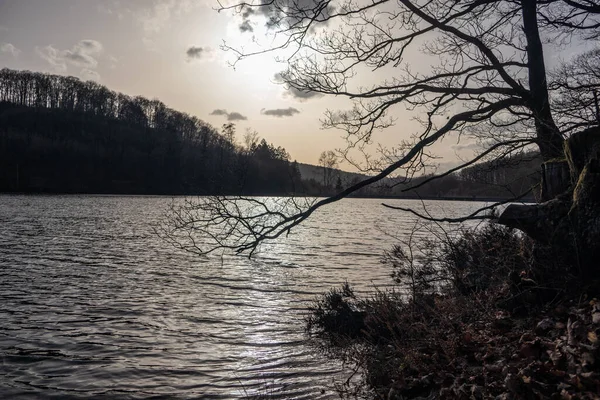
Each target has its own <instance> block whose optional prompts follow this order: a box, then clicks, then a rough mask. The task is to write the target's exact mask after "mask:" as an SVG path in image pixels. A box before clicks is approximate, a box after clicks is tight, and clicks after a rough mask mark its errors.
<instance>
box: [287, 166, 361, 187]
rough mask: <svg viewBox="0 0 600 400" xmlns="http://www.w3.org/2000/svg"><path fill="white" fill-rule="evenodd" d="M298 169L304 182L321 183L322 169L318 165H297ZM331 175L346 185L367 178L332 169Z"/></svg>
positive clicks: (354, 173)
mask: <svg viewBox="0 0 600 400" xmlns="http://www.w3.org/2000/svg"><path fill="white" fill-rule="evenodd" d="M298 169H299V170H300V175H301V176H302V179H304V180H311V179H312V180H314V181H316V182H319V183H323V169H324V168H323V167H320V166H318V165H311V164H304V163H298ZM331 173H332V175H333V176H335V177H338V176H339V177H340V179H341V181H342V184H344V185H347V184H349V183H350V182H352V181H353V180H362V179H365V178H367V177H368V176H367V175H364V174H359V173H356V172H346V171H342V170H340V169H333V170H332V172H331Z"/></svg>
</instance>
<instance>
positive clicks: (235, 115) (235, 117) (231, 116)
mask: <svg viewBox="0 0 600 400" xmlns="http://www.w3.org/2000/svg"><path fill="white" fill-rule="evenodd" d="M210 115H222V116H225V117H227V121H245V120H247V119H248V117H246V116H245V115H242V114H240V113H239V112H236V111H234V112H231V113H230V112H227V110H223V109H222V108H217V109H216V110H213V111H212V112H211V113H210Z"/></svg>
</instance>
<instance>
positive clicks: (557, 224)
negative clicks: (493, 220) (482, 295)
mask: <svg viewBox="0 0 600 400" xmlns="http://www.w3.org/2000/svg"><path fill="white" fill-rule="evenodd" d="M564 157H565V159H564V160H554V161H551V162H546V163H545V164H544V167H543V169H542V171H543V174H542V203H540V204H535V205H522V204H512V205H510V206H508V207H507V208H506V210H505V211H504V212H503V213H502V215H501V216H500V218H499V220H498V222H499V223H500V224H503V225H506V226H510V227H513V228H517V229H520V230H522V231H523V232H525V233H527V234H528V235H529V236H530V237H531V238H532V239H534V240H536V241H537V242H538V243H541V244H545V245H549V246H550V248H551V249H552V251H557V252H559V253H561V254H562V255H565V256H566V257H562V258H563V259H567V260H568V263H569V264H570V265H571V266H572V267H574V269H575V270H576V271H577V272H578V273H580V274H583V275H585V276H598V275H600V268H598V265H599V263H598V260H599V258H598V257H600V127H594V128H589V129H586V130H584V131H582V132H578V133H575V134H573V135H572V136H571V137H570V138H569V139H568V140H566V141H565V143H564Z"/></svg>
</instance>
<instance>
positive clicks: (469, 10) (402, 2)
mask: <svg viewBox="0 0 600 400" xmlns="http://www.w3.org/2000/svg"><path fill="white" fill-rule="evenodd" d="M219 10H220V11H230V12H233V13H235V14H237V15H238V16H239V18H240V19H239V21H240V24H243V25H244V26H245V28H246V29H242V31H246V32H247V31H249V30H252V26H253V24H259V23H264V24H266V26H267V27H268V28H269V31H270V32H271V35H272V37H271V38H270V39H269V42H268V43H269V44H268V45H267V46H266V47H264V46H263V45H262V44H257V45H256V46H255V47H252V46H251V47H246V48H244V49H241V48H234V47H231V46H229V45H228V44H227V43H225V44H224V45H223V48H224V49H226V50H229V51H231V52H233V53H234V54H235V55H236V56H237V60H238V61H239V60H243V59H245V58H247V57H251V56H253V55H256V54H264V53H274V54H276V55H277V58H278V60H279V61H281V62H283V63H284V64H285V66H286V67H285V70H284V71H282V72H281V73H280V74H278V79H279V80H280V81H282V82H283V83H284V84H285V85H286V87H287V88H288V89H289V90H290V91H291V92H293V93H295V94H296V95H298V96H300V97H304V98H310V97H312V96H313V95H330V96H338V97H344V98H347V99H349V100H351V101H352V102H353V107H352V108H351V109H349V110H344V111H333V110H328V111H326V112H325V115H324V119H323V125H324V127H326V128H339V129H342V130H343V131H344V132H345V137H346V140H347V149H346V151H343V152H342V154H343V155H345V156H346V157H347V158H350V157H349V156H348V154H349V151H350V150H352V149H355V150H358V151H359V152H362V153H363V154H367V161H368V165H367V166H366V168H368V170H369V171H372V172H374V175H373V176H371V177H369V178H366V179H364V180H362V181H360V182H358V183H356V184H355V185H352V186H351V187H348V188H347V189H345V190H343V191H341V192H339V193H337V194H336V195H334V196H331V197H329V198H326V199H323V200H320V201H317V202H313V203H310V204H307V205H306V207H305V208H301V209H294V208H292V209H291V212H290V208H289V207H288V208H277V207H270V206H269V205H268V204H265V205H264V209H263V210H262V211H261V212H260V213H259V215H260V216H261V218H262V217H266V216H269V217H270V218H271V219H270V220H269V219H268V218H267V219H264V220H261V221H260V222H259V223H255V222H254V221H255V219H254V217H253V216H252V214H251V213H250V214H249V213H248V211H247V208H244V207H241V206H239V204H240V199H236V198H219V199H214V201H216V203H215V204H222V203H223V204H228V205H229V206H228V208H227V209H228V210H230V208H231V209H235V212H229V211H228V212H226V213H223V212H220V211H218V210H217V211H216V212H215V210H214V209H211V210H209V211H210V212H213V214H212V215H211V216H209V221H210V222H211V223H213V222H216V221H219V222H220V223H223V224H225V225H227V226H232V227H235V228H234V230H235V229H239V228H243V229H244V230H247V231H248V232H249V233H247V235H245V236H243V237H244V239H243V240H242V241H241V242H240V244H239V245H235V244H231V242H227V244H226V245H223V243H221V247H228V248H232V249H234V250H236V251H246V250H253V249H255V248H256V246H257V245H258V244H259V243H260V242H261V241H262V240H265V239H271V238H275V237H278V236H280V235H281V234H283V233H287V232H289V231H290V229H292V228H293V227H294V226H296V225H297V224H299V223H301V222H302V221H304V220H305V219H306V218H308V217H309V216H310V215H311V214H312V213H313V212H314V211H315V210H316V209H318V208H319V207H322V206H324V205H327V204H330V203H333V202H335V201H337V200H340V199H342V198H344V197H346V196H348V195H349V194H351V193H353V192H355V191H357V190H359V189H361V188H363V187H365V186H367V185H370V184H373V183H375V182H378V181H380V180H381V179H383V178H385V177H387V176H389V175H390V174H399V175H400V176H402V177H408V179H410V177H413V176H415V175H418V174H420V173H421V172H423V171H424V169H425V167H426V166H427V163H428V161H429V160H431V157H432V154H430V152H429V148H430V146H432V145H433V144H434V143H436V142H438V141H439V140H441V139H443V138H445V137H448V136H451V135H455V136H458V137H460V138H461V139H462V140H470V141H476V142H477V143H479V144H480V146H481V152H480V153H479V154H478V155H476V156H475V157H474V158H473V159H470V160H465V161H464V163H463V166H466V165H470V164H472V163H473V162H475V161H478V160H490V159H494V158H496V157H498V156H499V155H500V156H507V157H510V156H511V155H513V154H515V153H518V152H520V151H524V149H530V148H531V146H532V145H533V146H537V148H538V149H539V151H540V153H541V156H542V158H543V159H544V160H553V159H557V158H562V157H564V155H563V142H564V134H565V133H566V132H568V130H564V129H561V128H560V127H559V126H558V125H557V123H556V120H555V118H556V116H555V110H553V108H552V106H553V104H554V103H553V102H552V101H551V91H550V90H549V89H550V88H549V83H550V79H551V78H552V75H551V74H549V72H548V70H547V68H546V65H545V61H544V43H546V44H548V43H550V42H552V43H554V44H555V46H559V45H560V44H561V43H567V42H568V40H570V39H572V38H577V40H581V39H580V37H584V38H590V37H594V36H595V35H597V27H598V24H599V23H600V14H599V13H598V11H599V10H598V6H597V4H596V1H595V0H544V1H542V0H517V1H514V0H459V1H456V0H396V1H394V2H392V1H389V0H372V1H362V0H341V1H338V2H335V1H333V0H300V1H289V0H259V1H258V2H254V1H250V2H240V3H237V4H233V5H222V6H221V7H220V9H219ZM248 28H250V29H248ZM417 59H418V60H419V61H420V65H419V66H418V67H415V66H414V65H413V64H415V60H417ZM427 63H431V67H430V68H427V67H424V64H427ZM367 76H368V78H367ZM357 77H360V78H361V79H360V80H359V79H357ZM371 81H378V83H373V84H369V85H364V84H362V85H361V82H371ZM562 89H563V90H568V89H569V87H568V86H565V85H563V86H562ZM402 108H404V109H407V110H410V111H412V112H413V114H414V115H415V119H416V120H417V121H418V122H419V123H420V125H421V129H420V130H419V131H416V132H407V131H405V129H403V128H402V127H396V126H395V121H394V118H393V117H392V115H393V113H394V111H395V110H397V109H402ZM392 128H393V129H395V130H396V131H397V132H398V134H399V136H400V137H399V140H400V145H399V146H398V147H395V148H393V149H386V150H384V151H382V152H381V154H383V157H382V158H381V160H377V161H373V160H369V159H368V157H369V155H368V152H366V151H365V146H366V145H367V144H369V143H371V142H372V141H373V140H374V135H375V133H376V132H377V131H379V130H381V129H392ZM410 134H412V136H410V137H411V138H410V139H406V138H407V137H409V135H410ZM402 138H403V139H402ZM460 168H461V167H460V166H459V167H457V168H455V170H459V169H460ZM443 175H444V174H440V175H436V176H434V177H432V179H436V178H437V177H438V176H443ZM555 194H556V193H555ZM546 195H547V198H546V199H548V198H551V197H552V196H551V195H548V194H547V193H546ZM548 196H549V197H548ZM245 201H247V200H245ZM242 202H243V201H242ZM183 210H185V206H184V207H183V208H175V209H174V210H173V212H174V213H176V214H177V213H179V214H181V212H182V211H183ZM485 211H486V210H482V212H485ZM201 212H205V210H204V209H203V210H201ZM192 214H193V215H194V216H195V217H191V216H190V218H189V219H187V220H186V219H185V218H184V219H183V220H181V221H180V222H181V223H180V224H179V227H181V231H180V232H181V233H182V232H186V234H189V235H193V232H194V230H196V229H199V228H198V226H197V224H195V222H197V218H196V217H197V216H198V214H197V213H192ZM205 217H206V215H205ZM470 217H475V218H481V217H482V214H480V213H475V214H474V215H471V216H470ZM203 221H205V220H203ZM188 222H189V223H188ZM229 237H230V238H233V237H235V235H230V236H229ZM217 242H218V241H217ZM216 248H219V245H217V246H216ZM210 249H211V248H207V249H206V251H204V250H202V249H201V250H200V252H201V253H205V252H208V251H209V250H210Z"/></svg>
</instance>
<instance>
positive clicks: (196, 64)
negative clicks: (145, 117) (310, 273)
mask: <svg viewBox="0 0 600 400" xmlns="http://www.w3.org/2000/svg"><path fill="white" fill-rule="evenodd" d="M216 7H217V3H216V0H97V1H96V0H0V68H4V67H8V68H11V69H19V70H21V69H28V70H32V71H41V72H49V73H55V74H63V75H73V76H77V77H79V78H81V79H85V80H87V79H91V80H95V81H97V82H99V83H101V84H103V85H106V86H107V87H108V88H109V89H112V90H115V91H119V92H123V93H125V94H128V95H132V96H135V95H142V96H144V97H147V98H150V99H153V98H157V99H159V100H161V101H162V102H164V103H165V104H166V105H167V106H169V107H171V108H173V109H175V110H178V111H183V112H187V113H189V114H192V115H195V116H197V117H198V118H200V119H202V120H204V121H206V122H208V123H210V124H211V125H213V126H215V127H216V128H220V127H221V126H222V125H223V124H224V123H227V122H234V123H235V124H236V127H237V132H238V140H239V141H241V140H242V135H243V132H244V131H245V130H246V129H247V128H251V129H253V130H256V131H257V132H258V134H259V136H260V137H262V138H265V139H266V140H267V141H269V142H272V143H274V144H275V145H277V146H283V147H284V148H286V150H287V151H288V152H289V153H290V154H291V157H292V159H296V160H298V161H300V162H306V163H311V164H317V162H318V158H319V155H320V154H321V152H322V151H324V150H333V149H336V148H342V147H344V141H343V139H342V136H343V132H341V131H339V130H323V129H321V124H320V118H322V117H323V113H324V111H325V110H327V109H332V110H338V109H346V108H348V106H349V103H348V102H347V100H344V99H341V98H339V97H314V98H308V99H307V98H303V97H302V96H301V97H298V96H296V95H295V93H293V92H290V91H289V90H286V88H285V87H283V86H282V85H281V84H279V83H278V82H277V79H276V74H277V73H278V72H280V71H282V70H284V66H283V65H281V64H278V63H277V62H276V61H275V60H274V59H273V56H272V55H263V56H260V57H254V58H250V59H248V60H245V61H243V62H241V63H239V64H237V65H236V67H235V68H233V67H231V66H230V62H231V61H232V60H233V54H231V52H225V51H223V50H221V49H220V46H221V45H222V44H223V42H224V41H226V43H227V44H229V45H233V46H238V47H239V46H244V45H245V44H247V43H248V42H249V41H250V40H251V37H252V35H258V36H260V35H261V32H260V31H257V30H256V29H255V30H254V32H252V34H250V33H249V32H242V31H241V30H240V19H239V18H240V17H239V16H234V15H232V14H230V13H226V12H220V13H219V12H217V11H215V8H216ZM422 62H424V61H422ZM415 63H417V65H418V63H419V60H415ZM394 116H395V117H396V118H397V120H398V123H397V124H396V126H394V127H392V128H389V129H387V130H386V131H384V132H381V133H378V136H377V137H375V138H374V139H375V141H377V142H380V143H382V144H383V145H384V146H393V145H394V144H397V143H400V142H401V141H402V140H404V139H408V138H409V137H410V134H411V133H414V132H416V131H417V130H418V127H417V125H416V124H412V123H411V122H410V117H409V115H403V114H402V112H400V113H399V114H397V115H394ZM411 124H412V125H411ZM472 150H473V146H472V144H468V143H467V144H465V143H457V142H456V140H452V139H449V140H446V141H445V142H443V143H441V144H440V145H438V146H437V147H436V154H438V155H439V156H441V157H442V159H441V160H440V162H441V163H442V164H444V163H445V164H446V165H450V164H453V163H456V160H457V159H458V157H459V156H460V157H465V156H467V155H468V154H467V153H468V152H472ZM461 152H462V153H461ZM342 169H347V170H352V167H350V166H348V165H342Z"/></svg>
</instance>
